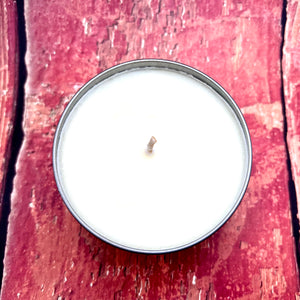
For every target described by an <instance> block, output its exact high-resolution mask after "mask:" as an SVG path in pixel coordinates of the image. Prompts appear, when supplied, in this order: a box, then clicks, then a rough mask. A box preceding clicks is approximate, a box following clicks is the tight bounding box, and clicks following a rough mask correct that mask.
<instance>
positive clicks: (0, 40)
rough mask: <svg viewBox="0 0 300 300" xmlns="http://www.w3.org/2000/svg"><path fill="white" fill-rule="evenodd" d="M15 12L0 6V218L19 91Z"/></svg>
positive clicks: (9, 3) (12, 6) (7, 0)
mask: <svg viewBox="0 0 300 300" xmlns="http://www.w3.org/2000/svg"><path fill="white" fill-rule="evenodd" d="M17 40H18V35H17V12H16V3H15V2H14V1H13V0H4V1H1V3H0V217H1V211H2V209H1V207H2V199H3V193H4V188H5V180H6V172H7V167H8V161H9V157H10V146H11V138H12V130H13V123H14V115H15V106H16V97H17V90H18V45H17Z"/></svg>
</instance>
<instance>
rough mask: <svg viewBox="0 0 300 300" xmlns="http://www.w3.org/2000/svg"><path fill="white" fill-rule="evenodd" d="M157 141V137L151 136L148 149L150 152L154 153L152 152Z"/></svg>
mask: <svg viewBox="0 0 300 300" xmlns="http://www.w3.org/2000/svg"><path fill="white" fill-rule="evenodd" d="M156 142H157V140H156V138H155V137H154V136H151V138H150V141H149V143H148V145H147V151H148V152H149V153H152V152H153V146H154V144H155V143H156Z"/></svg>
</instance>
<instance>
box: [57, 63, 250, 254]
mask: <svg viewBox="0 0 300 300" xmlns="http://www.w3.org/2000/svg"><path fill="white" fill-rule="evenodd" d="M140 68H141V69H143V68H152V69H153V68H154V69H168V70H173V71H176V72H179V73H181V74H186V75H188V76H192V77H194V78H195V79H197V80H199V81H200V82H202V83H204V84H206V85H207V86H209V87H210V88H212V89H213V90H214V91H215V92H216V93H218V94H219V95H220V96H221V97H222V98H223V99H224V101H226V102H227V104H228V105H229V106H230V108H231V110H232V111H233V113H234V114H235V116H236V117H237V119H238V121H239V124H240V126H241V129H242V132H243V134H244V137H245V140H246V144H247V145H246V147H247V154H246V155H247V162H248V165H247V171H246V176H245V180H244V185H243V189H242V191H241V193H240V195H239V197H238V198H237V199H236V202H235V204H234V205H233V206H232V208H231V210H230V212H229V213H228V214H227V216H226V218H224V219H223V220H221V222H220V223H219V224H218V225H217V226H215V228H214V229H213V230H211V231H210V232H207V234H206V235H204V236H201V237H199V238H198V239H197V240H194V241H191V243H187V244H184V245H182V246H180V247H176V248H170V249H163V250H153V251H152V250H144V249H136V248H131V247H128V246H124V245H122V244H120V243H118V242H115V241H112V240H110V239H107V238H105V237H104V236H102V235H101V234H99V233H98V232H97V231H95V230H94V229H93V228H91V227H90V226H89V225H88V224H86V223H85V222H84V221H83V220H82V219H81V218H80V217H79V216H78V214H77V212H76V210H75V209H74V208H73V207H72V205H71V204H70V201H69V199H68V197H67V196H66V193H65V191H64V187H63V185H62V182H61V180H60V170H59V167H58V144H59V141H60V138H61V132H62V130H63V127H64V124H65V122H66V120H67V119H68V116H69V114H70V112H71V111H72V110H73V108H74V106H75V105H76V104H77V103H78V102H79V101H80V100H81V98H82V97H83V96H84V95H85V94H86V93H87V92H88V91H89V90H90V89H91V88H93V87H94V86H96V85H97V84H99V83H100V82H102V81H104V80H106V79H108V78H110V77H111V76H113V75H116V74H119V73H122V72H124V71H128V70H132V69H140ZM251 164H252V148H251V140H250V135H249V131H248V128H247V125H246V122H245V120H244V117H243V115H242V113H241V111H240V109H239V108H238V106H237V104H236V103H235V102H234V100H233V99H232V98H231V96H230V95H229V94H228V93H227V92H226V91H225V90H224V89H223V88H222V87H221V86H220V85H219V84H218V83H217V82H215V81H214V80H213V79H211V78H210V77H209V76H207V75H206V74H204V73H202V72H200V71H198V70H196V69H194V68H192V67H189V66H186V65H184V64H181V63H178V62H172V61H167V60H159V59H143V60H135V61H129V62H126V63H123V64H120V65H117V66H115V67H112V68H110V69H108V70H106V71H104V72H102V73H100V74H99V75H97V76H95V77H94V78H93V79H91V80H90V81H89V82H88V83H87V84H85V85H84V86H83V87H82V88H81V89H80V90H79V91H78V92H77V93H76V94H75V96H74V97H73V98H72V99H71V101H70V103H69V104H68V106H67V107H66V109H65V111H64V113H63V115H62V117H61V119H60V121H59V124H58V127H57V130H56V134H55V138H54V144H53V169H54V176H55V180H56V184H57V187H58V190H59V192H60V194H61V197H62V199H63V201H64V203H65V204H66V206H67V207H68V209H69V210H70V212H71V213H72V215H73V216H74V217H75V218H76V219H77V221H78V222H79V223H80V224H81V225H83V226H84V227H85V228H86V229H87V230H88V231H90V232H91V233H93V234H94V235H95V236H96V237H98V238H100V239H102V240H104V241H106V242H108V243H110V244H113V245H115V246H117V247H119V248H123V249H126V250H130V251H134V252H141V253H166V252H172V251H177V250H181V249H184V248H186V247H189V246H192V245H194V244H196V243H198V242H200V241H202V240H204V239H206V238H207V237H208V236H210V235H211V234H213V233H214V232H215V231H216V230H218V229H219V228H220V227H221V226H222V225H223V224H224V223H225V222H226V221H227V220H228V219H229V218H230V216H231V215H232V214H233V213H234V211H235V210H236V208H237V207H238V205H239V203H240V202H241V200H242V198H243V196H244V193H245V191H246V188H247V185H248V182H249V179H250V172H251Z"/></svg>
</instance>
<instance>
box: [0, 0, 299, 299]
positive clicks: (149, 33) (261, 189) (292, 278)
mask: <svg viewBox="0 0 300 300" xmlns="http://www.w3.org/2000/svg"><path fill="white" fill-rule="evenodd" d="M288 5H289V9H288V15H287V16H288V20H287V30H288V32H286V39H291V41H289V42H288V41H287V42H286V44H285V45H286V46H285V56H286V57H285V59H286V60H285V69H284V70H285V71H284V72H285V74H286V76H287V77H285V78H284V80H285V81H284V83H285V91H286V95H287V96H288V97H289V98H288V99H289V100H288V101H287V106H286V110H287V116H289V117H288V124H289V125H288V126H289V129H290V128H294V130H295V131H294V132H296V133H297V130H299V129H298V128H297V126H296V125H293V122H292V120H296V119H298V120H299V110H298V111H297V109H294V108H293V107H294V106H296V107H297V104H296V103H297V94H295V93H291V92H289V90H288V88H287V86H288V84H290V80H291V82H296V77H297V73H295V72H296V71H293V69H291V66H292V68H295V69H296V70H298V66H297V64H296V63H295V62H297V59H296V58H295V59H293V60H292V61H293V63H291V58H289V57H288V56H287V54H288V53H293V55H294V54H295V53H297V51H299V46H298V40H299V39H298V34H299V33H298V32H299V30H298V27H297V26H299V25H298V23H299V22H300V16H299V14H297V8H298V6H297V5H298V3H297V1H291V2H288ZM282 10H283V6H282V1H258V2H255V3H254V2H253V1H243V2H237V1H223V2H222V1H202V2H200V1H176V0H174V1H160V2H159V1H144V0H141V1H107V2H106V1H92V0H87V1H62V0H60V1H58V0H49V1H47V2H46V1H43V2H42V1H37V0H27V1H25V20H26V30H27V49H28V52H27V54H26V65H27V68H28V80H27V83H26V98H25V113H24V120H23V126H24V132H25V137H24V140H23V145H22V148H21V151H20V153H19V158H18V161H17V165H16V170H17V174H16V178H15V182H14V190H13V193H12V199H11V201H12V203H11V214H10V218H9V227H8V239H7V245H6V255H5V261H4V264H5V270H4V278H3V282H2V283H3V284H2V291H1V298H2V299H295V298H296V297H299V294H298V293H299V281H298V269H297V262H296V257H295V253H296V251H295V240H294V237H293V235H292V225H291V211H290V202H289V198H290V193H289V187H288V181H289V170H288V165H287V161H286V160H287V153H286V147H285V139H284V123H283V122H284V118H285V116H284V115H283V107H282V99H281V76H282V75H281V69H280V59H281V57H280V51H281V43H282V35H281V29H282V28H281V15H282ZM292 12H295V13H292ZM290 31H291V33H290ZM289 34H290V35H289ZM293 39H294V40H295V42H294V43H292V41H293ZM289 43H291V44H289ZM295 55H296V54H295ZM290 57H291V56H290ZM295 57H297V56H295ZM136 58H165V59H171V60H175V61H179V62H182V63H185V64H188V65H190V66H192V67H195V68H198V69H199V70H201V71H203V72H205V73H207V74H208V75H210V76H212V77H213V78H214V79H215V80H217V81H218V82H219V83H220V84H221V85H222V86H223V87H224V88H225V89H226V90H227V91H228V92H229V93H230V94H231V95H232V96H233V98H234V99H235V101H236V102H237V104H238V105H239V106H240V107H241V109H242V111H243V113H244V115H245V118H246V121H247V123H248V126H249V129H250V134H251V138H252V143H253V169H252V177H251V180H250V184H249V188H248V190H247V193H246V195H245V197H244V199H243V201H242V203H241V205H240V206H239V208H238V209H237V211H236V212H235V213H234V215H233V216H232V218H231V219H230V220H229V221H228V222H227V223H226V224H225V225H224V226H223V227H222V228H221V229H220V230H219V231H218V232H216V233H215V234H214V235H212V236H211V237H210V238H208V239H207V240H205V241H203V242H201V243H199V244H197V245H195V246H193V247H191V248H189V249H186V250H182V251H179V252H174V253H170V254H166V255H144V254H135V253H131V252H127V251H124V250H120V249H117V248H115V247H113V246H110V245H108V244H106V243H104V242H102V241H101V240H99V239H97V238H95V237H94V236H92V235H91V234H90V233H88V232H87V231H86V230H85V229H84V228H82V227H81V226H80V225H79V224H78V223H77V222H76V220H75V219H74V218H73V217H72V216H71V214H70V213H69V212H68V210H67V208H66V207H65V205H64V204H63V202H62V200H61V198H60V196H59V193H58V191H57V188H56V185H55V182H54V177H53V171H52V161H51V159H52V157H51V155H52V154H51V152H52V142H53V137H54V133H55V128H56V125H57V122H58V120H59V117H60V115H61V113H62V112H63V109H64V107H65V105H66V104H67V103H68V101H69V100H70V98H71V97H72V95H73V94H74V93H75V92H76V91H77V90H78V88H79V87H80V86H81V85H82V84H84V83H85V82H86V81H87V80H88V79H90V78H91V77H92V76H94V75H96V74H97V73H98V72H100V71H102V70H104V69H106V68H108V67H111V66H113V65H115V64H117V63H120V62H124V61H128V60H131V59H136ZM294 74H295V76H294ZM288 76H290V78H291V79H289V77H288ZM295 84H296V83H295ZM288 92H289V93H288ZM289 103H290V104H289ZM290 110H291V111H290ZM291 116H293V117H291ZM1 117H2V115H1ZM293 118H294V119H293ZM298 122H299V121H298ZM295 124H296V123H295ZM298 127H299V126H298ZM293 135H294V133H293V131H292V130H290V131H289V140H290V141H291V139H293ZM289 145H290V144H289ZM291 151H295V150H291ZM291 153H294V152H291ZM291 158H292V164H293V168H294V173H293V174H294V178H295V179H298V175H297V174H298V173H297V171H299V165H298V164H297V161H296V160H294V156H293V155H291ZM298 195H299V194H298ZM100 216H101V212H100ZM116 222H117V220H116ZM120 226H121V225H120Z"/></svg>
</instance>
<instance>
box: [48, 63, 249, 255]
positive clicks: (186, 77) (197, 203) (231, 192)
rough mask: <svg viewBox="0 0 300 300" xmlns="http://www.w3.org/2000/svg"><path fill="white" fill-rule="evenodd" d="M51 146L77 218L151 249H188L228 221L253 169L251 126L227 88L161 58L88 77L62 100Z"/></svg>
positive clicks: (107, 236) (123, 243) (107, 235)
mask: <svg viewBox="0 0 300 300" xmlns="http://www.w3.org/2000/svg"><path fill="white" fill-rule="evenodd" d="M53 154H54V155H53V159H54V173H55V178H56V181H57V185H58V188H59V191H60V193H61V195H62V198H63V200H64V201H65V203H66V205H67V206H68V208H69V209H70V211H71V212H72V214H73V215H74V216H75V217H76V218H77V220H78V221H79V222H80V223H81V224H82V225H83V226H85V227H86V228H87V229H88V230H89V231H91V232H92V233H93V234H95V235H96V236H97V237H99V238H101V239H103V240H105V241H107V242H109V243H111V244H113V245H116V246H118V247H121V248H124V249H129V250H133V251H137V252H146V253H162V252H170V251H174V250H178V249H182V248H185V247H187V246H190V245H193V244H195V243H196V242H199V241H201V240H203V239H205V238H206V237H208V236H209V235H210V234H212V233H213V232H214V231H215V230H217V229H218V228H219V227H220V226H222V225H223V224H224V222H226V220H227V219H228V218H229V217H230V215H231V214H232V213H233V212H234V210H235V209H236V207H237V206H238V204H239V202H240V201H241V199H242V197H243V194H244V192H245V189H246V186H247V183H248V180H249V176H250V168H251V144H250V138H249V133H248V130H247V126H246V123H245V121H244V119H243V117H242V114H241V112H240V110H239V109H238V107H237V106H236V104H235V103H234V101H233V100H232V99H231V98H230V96H229V95H228V94H227V93H226V92H225V91H224V90H223V89H222V88H221V87H220V86H219V85H218V84H217V83H216V82H214V81H213V80H212V79H210V78H209V77H208V76H206V75H204V74H203V73H201V72H199V71H197V70H195V69H192V68H190V67H187V66H185V65H182V64H179V63H175V62H169V61H163V60H140V61H133V62H129V63H125V64H122V65H119V66H116V67H114V68H112V69H109V70H107V71H105V72H104V73H102V74H100V75H98V76H96V77H95V78H94V79H92V80H91V81H90V82H89V83H88V84H87V85H85V86H84V87H83V88H82V89H81V90H80V91H79V92H78V93H77V94H76V95H75V96H74V97H73V99H72V101H71V102H70V104H69V105H68V107H67V108H66V110H65V112H64V114H63V116H62V118H61V120H60V123H59V125H58V129H57V132H56V137H55V142H54V153H53Z"/></svg>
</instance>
